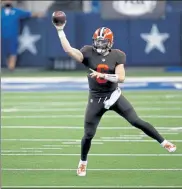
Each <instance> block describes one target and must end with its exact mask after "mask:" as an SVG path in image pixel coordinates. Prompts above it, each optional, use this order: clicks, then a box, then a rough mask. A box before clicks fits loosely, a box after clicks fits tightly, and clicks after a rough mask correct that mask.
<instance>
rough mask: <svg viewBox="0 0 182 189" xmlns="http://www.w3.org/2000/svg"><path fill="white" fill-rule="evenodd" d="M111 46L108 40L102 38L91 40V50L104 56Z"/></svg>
mask: <svg viewBox="0 0 182 189" xmlns="http://www.w3.org/2000/svg"><path fill="white" fill-rule="evenodd" d="M112 45H113V44H112V43H111V42H110V40H109V39H104V38H103V37H98V38H96V39H94V38H93V48H94V50H95V51H96V52H97V53H99V54H105V53H106V52H107V51H109V50H110V49H111V48H112Z"/></svg>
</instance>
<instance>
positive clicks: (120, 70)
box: [115, 64, 125, 83]
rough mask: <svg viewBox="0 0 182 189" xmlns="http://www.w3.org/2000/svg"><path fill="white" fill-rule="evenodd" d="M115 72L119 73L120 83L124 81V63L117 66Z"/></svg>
mask: <svg viewBox="0 0 182 189" xmlns="http://www.w3.org/2000/svg"><path fill="white" fill-rule="evenodd" d="M115 74H116V75H117V79H118V83H123V82H124V80H125V68H124V64H119V65H117V66H116V68H115Z"/></svg>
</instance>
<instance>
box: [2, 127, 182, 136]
mask: <svg viewBox="0 0 182 189" xmlns="http://www.w3.org/2000/svg"><path fill="white" fill-rule="evenodd" d="M1 128H2V129H73V130H83V129H84V127H83V126H54V125H53V126H50V125H48V126H44V125H41V126H39V125H27V126H19V125H17V126H16V125H7V126H1ZM155 128H157V129H159V130H164V131H165V132H167V131H169V132H171V131H179V130H181V131H182V127H180V126H179V127H177V126H175V127H171V125H170V126H166V127H157V126H156V127H155ZM98 129H99V130H136V128H135V127H132V126H130V125H128V126H127V127H123V126H120V127H115V126H113V127H103V126H101V125H100V126H99V127H98ZM142 134H143V133H142ZM166 134H167V133H166Z"/></svg>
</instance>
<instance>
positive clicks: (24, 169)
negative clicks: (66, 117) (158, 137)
mask: <svg viewBox="0 0 182 189" xmlns="http://www.w3.org/2000/svg"><path fill="white" fill-rule="evenodd" d="M1 170H2V171H76V169H61V168H60V169H56V168H47V169H41V168H2V169H1ZM87 170H88V171H182V169H181V168H179V169H152V168H148V169H140V168H139V169H87Z"/></svg>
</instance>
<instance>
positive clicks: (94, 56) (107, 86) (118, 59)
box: [80, 46, 126, 95]
mask: <svg viewBox="0 0 182 189" xmlns="http://www.w3.org/2000/svg"><path fill="white" fill-rule="evenodd" d="M80 51H81V52H82V54H83V56H84V60H83V62H82V63H83V64H84V65H85V66H86V67H88V68H91V69H93V70H95V71H97V72H101V73H107V74H115V67H116V66H117V65H119V64H124V63H125V60H126V55H125V53H124V52H122V51H120V50H118V49H111V51H110V53H109V54H108V55H106V56H103V55H100V54H98V53H97V52H95V51H94V50H93V48H92V46H84V47H83V48H82V49H81V50H80ZM88 83H89V88H90V92H91V93H96V94H99V95H101V94H105V93H107V92H112V91H114V90H115V89H116V88H117V86H118V84H117V83H113V82H110V81H107V80H105V79H101V78H91V77H90V75H89V74H88Z"/></svg>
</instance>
